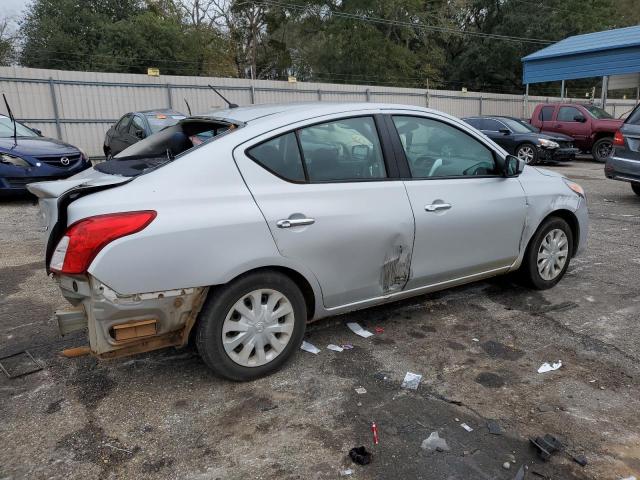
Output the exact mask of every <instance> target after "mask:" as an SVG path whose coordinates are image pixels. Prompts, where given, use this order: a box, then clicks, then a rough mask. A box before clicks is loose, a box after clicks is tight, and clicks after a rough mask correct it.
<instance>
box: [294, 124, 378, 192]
mask: <svg viewBox="0 0 640 480" xmlns="http://www.w3.org/2000/svg"><path fill="white" fill-rule="evenodd" d="M299 137H300V146H301V148H302V156H303V159H304V163H305V166H306V169H307V174H308V177H309V178H308V179H309V181H310V182H330V181H348V180H354V181H357V180H369V179H376V178H385V177H386V176H387V172H386V169H385V165H384V158H383V156H382V148H381V147H380V140H379V139H378V132H377V130H376V124H375V122H374V120H373V118H372V117H359V118H346V119H343V120H337V121H334V122H328V123H322V124H319V125H313V126H311V127H306V128H303V129H301V130H299Z"/></svg>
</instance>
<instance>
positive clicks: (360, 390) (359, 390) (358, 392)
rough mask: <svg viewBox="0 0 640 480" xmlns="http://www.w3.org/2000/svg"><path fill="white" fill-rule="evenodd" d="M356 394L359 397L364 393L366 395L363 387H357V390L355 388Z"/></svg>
mask: <svg viewBox="0 0 640 480" xmlns="http://www.w3.org/2000/svg"><path fill="white" fill-rule="evenodd" d="M356 393H357V394H359V395H362V394H364V393H367V389H366V388H364V387H358V388H356Z"/></svg>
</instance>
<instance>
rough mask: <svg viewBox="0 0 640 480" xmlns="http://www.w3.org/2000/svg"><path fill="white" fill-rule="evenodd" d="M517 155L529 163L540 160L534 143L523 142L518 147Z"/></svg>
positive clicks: (532, 163)
mask: <svg viewBox="0 0 640 480" xmlns="http://www.w3.org/2000/svg"><path fill="white" fill-rule="evenodd" d="M516 157H518V158H519V159H520V160H524V163H526V164H527V165H534V164H535V163H537V161H538V149H537V148H536V146H535V145H534V144H533V143H523V144H522V145H520V146H518V148H517V149H516Z"/></svg>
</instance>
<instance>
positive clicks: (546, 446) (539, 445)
mask: <svg viewBox="0 0 640 480" xmlns="http://www.w3.org/2000/svg"><path fill="white" fill-rule="evenodd" d="M529 441H530V442H531V443H532V444H533V446H535V447H536V449H537V451H538V456H539V457H540V458H541V459H542V460H544V461H545V462H546V461H547V460H549V459H550V458H551V455H553V454H554V453H555V452H557V451H562V449H563V448H564V445H563V444H562V442H561V441H560V440H558V439H557V438H556V437H554V436H553V435H550V434H548V433H547V434H546V435H545V436H544V437H536V438H535V439H533V438H530V439H529Z"/></svg>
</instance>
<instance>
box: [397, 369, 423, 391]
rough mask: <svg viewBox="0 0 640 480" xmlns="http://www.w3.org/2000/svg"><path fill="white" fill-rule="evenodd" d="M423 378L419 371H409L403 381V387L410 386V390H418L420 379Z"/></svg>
mask: <svg viewBox="0 0 640 480" xmlns="http://www.w3.org/2000/svg"><path fill="white" fill-rule="evenodd" d="M421 380H422V375H420V374H418V373H412V372H407V374H406V375H405V376H404V380H403V381H402V385H401V386H402V388H408V389H409V390H417V389H418V385H420V381H421Z"/></svg>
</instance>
